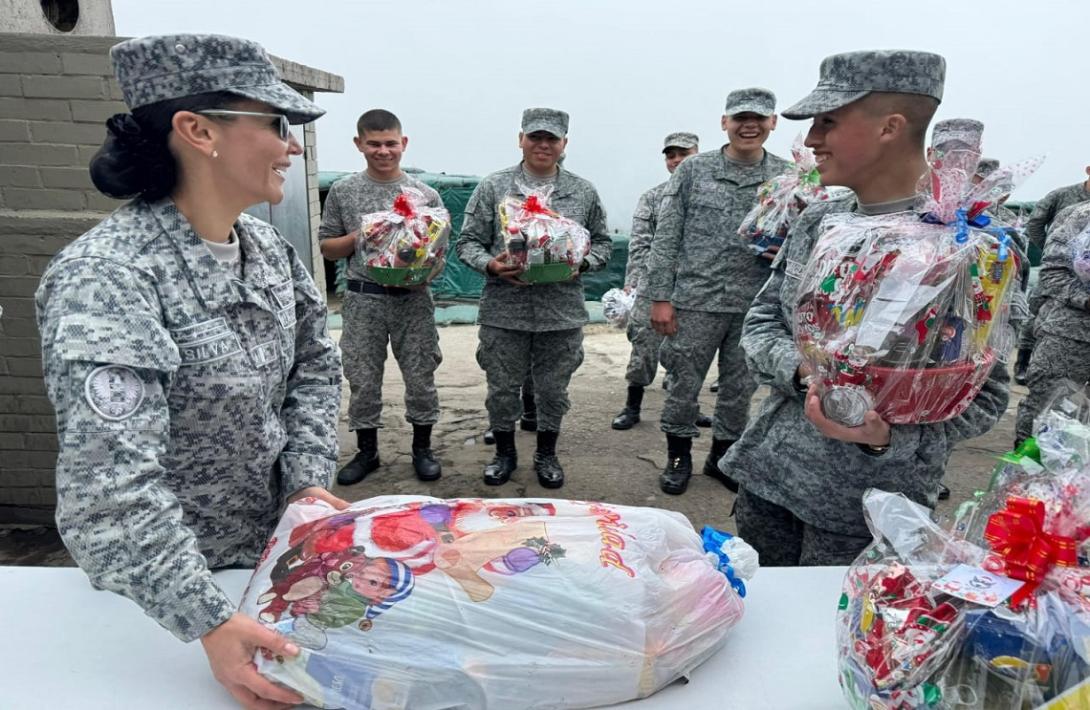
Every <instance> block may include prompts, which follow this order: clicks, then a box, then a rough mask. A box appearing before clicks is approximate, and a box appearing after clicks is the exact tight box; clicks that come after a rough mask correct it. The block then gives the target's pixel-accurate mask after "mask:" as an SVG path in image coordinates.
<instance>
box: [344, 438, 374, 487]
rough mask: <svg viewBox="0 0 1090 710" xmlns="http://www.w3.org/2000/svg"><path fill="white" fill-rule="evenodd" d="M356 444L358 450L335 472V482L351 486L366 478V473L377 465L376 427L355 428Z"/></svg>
mask: <svg viewBox="0 0 1090 710" xmlns="http://www.w3.org/2000/svg"><path fill="white" fill-rule="evenodd" d="M356 446H357V447H359V451H357V452H356V455H355V456H353V457H352V460H351V461H349V462H348V463H346V464H345V465H344V468H342V469H341V470H340V471H338V472H337V483H338V484H339V485H342V486H351V485H352V484H353V483H359V482H360V481H362V480H363V479H365V478H367V474H369V473H371V472H372V471H374V470H375V469H376V468H378V467H379V463H380V462H379V460H378V429H357V430H356Z"/></svg>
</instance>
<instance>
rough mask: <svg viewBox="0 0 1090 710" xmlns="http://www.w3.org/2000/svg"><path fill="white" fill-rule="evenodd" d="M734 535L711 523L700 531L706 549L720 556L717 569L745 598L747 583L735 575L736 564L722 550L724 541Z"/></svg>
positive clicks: (739, 594)
mask: <svg viewBox="0 0 1090 710" xmlns="http://www.w3.org/2000/svg"><path fill="white" fill-rule="evenodd" d="M733 537H734V536H733V535H731V534H730V533H729V532H724V531H723V530H716V529H715V528H713V527H712V526H711V525H705V526H704V528H703V529H702V530H701V531H700V538H701V539H702V540H703V541H704V551H705V552H710V553H712V554H713V555H715V556H716V557H718V558H719V563H718V564H717V565H716V569H718V570H719V571H720V572H722V573H723V574H724V575H725V576H726V578H727V581H728V582H730V586H731V587H733V588H734V591H736V592H738V596H740V597H743V598H744V597H745V596H746V585H745V583H744V582H743V581H742V580H741V579H739V578H738V577H735V576H734V566H733V565H732V564H731V563H730V557H728V556H727V553H725V552H723V550H722V547H723V543H724V542H726V541H727V540H730V539H731V538H733Z"/></svg>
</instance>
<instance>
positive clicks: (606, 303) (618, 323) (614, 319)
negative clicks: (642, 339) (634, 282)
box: [602, 288, 636, 328]
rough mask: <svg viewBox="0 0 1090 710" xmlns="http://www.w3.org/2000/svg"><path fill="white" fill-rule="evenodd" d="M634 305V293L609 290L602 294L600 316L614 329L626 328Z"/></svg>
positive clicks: (616, 289)
mask: <svg viewBox="0 0 1090 710" xmlns="http://www.w3.org/2000/svg"><path fill="white" fill-rule="evenodd" d="M635 304H636V292H635V291H626V290H624V289H620V288H611V289H609V290H608V291H606V292H605V293H603V294H602V315H603V316H605V319H606V322H607V323H609V324H610V325H612V326H614V327H615V328H626V327H628V318H629V316H630V315H631V313H632V307H633V306H634V305H635Z"/></svg>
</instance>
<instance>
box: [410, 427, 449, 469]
mask: <svg viewBox="0 0 1090 710" xmlns="http://www.w3.org/2000/svg"><path fill="white" fill-rule="evenodd" d="M413 470H414V471H416V477H417V478H419V479H420V480H421V481H438V480H439V477H440V476H442V475H443V465H442V464H440V463H439V460H438V459H437V458H435V454H433V453H432V451H431V424H413Z"/></svg>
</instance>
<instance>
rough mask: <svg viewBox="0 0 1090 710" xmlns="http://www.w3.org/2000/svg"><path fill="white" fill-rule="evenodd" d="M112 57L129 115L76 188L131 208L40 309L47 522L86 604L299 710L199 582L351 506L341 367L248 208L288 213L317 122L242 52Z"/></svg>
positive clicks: (295, 280)
mask: <svg viewBox="0 0 1090 710" xmlns="http://www.w3.org/2000/svg"><path fill="white" fill-rule="evenodd" d="M111 56H112V58H113V61H114V65H115V68H116V71H117V77H118V80H119V82H120V84H121V88H122V91H123V94H124V96H125V101H126V103H127V104H128V105H129V107H130V108H131V109H132V113H131V114H118V115H116V116H114V117H112V118H111V119H110V120H109V121H107V128H108V135H107V139H106V143H105V144H104V145H103V147H102V149H101V150H100V151H99V153H98V154H97V155H96V156H95V158H94V159H93V161H92V165H91V175H92V178H93V179H94V181H95V185H96V186H97V187H98V188H99V189H100V190H101V191H102V192H104V193H105V194H107V195H109V196H111V197H119V198H129V197H135V198H136V199H134V200H133V201H131V202H129V203H128V204H126V205H125V206H123V207H121V208H120V209H118V210H117V211H116V212H114V213H113V214H112V215H111V216H110V217H108V218H107V219H106V220H104V221H103V222H102V223H100V224H99V225H98V226H96V227H95V228H94V229H92V230H91V231H89V232H88V233H86V234H84V235H83V236H81V237H80V238H78V239H77V240H75V241H74V242H73V243H72V244H71V245H69V246H68V247H67V248H65V249H64V250H63V251H62V252H61V253H60V254H58V255H57V257H56V258H55V259H54V260H53V262H52V263H51V264H50V266H49V268H48V269H47V271H46V274H45V276H43V277H42V282H41V285H40V287H39V290H38V294H37V307H38V325H39V329H40V331H41V334H42V352H43V362H44V370H45V378H46V384H47V388H48V391H49V396H50V399H51V400H52V402H53V405H54V407H55V408H56V412H57V429H58V435H59V438H60V454H59V458H58V460H57V525H58V528H59V529H60V533H61V535H62V536H63V538H64V541H65V544H66V545H67V547H68V549H69V551H70V552H71V553H72V556H73V558H75V560H76V562H77V563H78V564H79V565H80V566H81V567H82V568H83V569H84V570H85V571H86V572H87V574H88V575H89V576H90V578H91V581H92V583H93V584H94V585H95V586H96V587H100V588H105V589H110V590H111V591H114V592H118V593H120V594H123V595H125V596H127V597H129V598H130V599H132V600H133V601H135V602H136V603H137V604H139V605H140V606H142V607H143V608H144V610H145V611H146V613H147V614H148V615H149V616H151V617H152V618H153V619H155V620H156V621H158V622H159V623H160V624H161V625H162V626H164V627H165V628H167V629H168V630H170V631H171V632H173V633H174V634H175V635H176V636H178V637H179V638H181V639H183V640H185V641H190V640H193V639H197V638H200V639H201V642H202V644H203V645H204V649H205V652H206V653H207V654H208V658H209V663H210V664H211V666H212V671H213V674H214V675H215V677H216V678H217V679H218V680H219V681H220V682H221V683H223V684H224V685H225V686H226V687H227V688H228V690H229V691H230V692H231V694H232V695H234V697H235V698H236V699H237V700H238V701H239V702H241V703H242V704H243V705H246V706H247V707H281V706H282V705H281V704H283V703H298V702H300V701H301V698H299V696H297V695H296V694H295V693H292V692H289V691H287V690H285V689H283V688H280V687H277V686H275V685H273V684H272V683H270V682H268V681H267V680H265V679H263V678H261V677H260V676H259V675H258V674H257V672H256V670H255V669H254V668H253V664H252V662H251V661H252V658H253V654H254V651H255V650H256V649H257V648H267V649H270V650H271V651H273V652H275V653H287V654H289V655H294V654H295V653H298V649H296V648H295V647H294V646H293V645H291V644H289V643H288V642H287V641H286V640H285V639H283V638H282V637H280V636H278V635H276V634H275V633H273V632H272V631H270V630H267V629H265V628H264V627H263V626H261V625H260V624H259V623H257V622H256V621H254V620H252V619H249V618H247V617H244V616H242V615H240V614H236V613H235V605H234V604H233V603H232V601H231V599H230V598H229V597H228V596H227V595H226V594H224V593H223V591H222V590H220V588H219V587H218V586H217V585H216V583H215V581H214V580H213V577H212V574H211V572H210V570H211V569H213V568H216V567H224V566H252V565H253V564H254V563H256V562H257V560H258V557H259V556H260V554H261V550H262V548H263V546H264V544H265V541H266V539H267V537H268V535H269V533H270V531H271V529H272V527H273V525H274V524H275V522H276V520H277V518H278V515H279V511H280V510H281V508H282V507H283V505H284V504H285V503H286V502H290V501H291V500H294V499H296V498H298V497H300V496H305V495H311V496H317V497H320V498H324V499H326V500H328V501H330V502H331V503H333V504H334V505H338V506H340V507H343V506H345V505H346V504H345V503H344V502H343V501H341V500H340V499H338V498H335V497H333V496H332V495H331V494H329V493H328V492H327V491H326V490H325V487H326V486H327V485H328V484H329V482H330V477H331V476H332V474H333V470H334V467H335V464H336V458H337V446H336V421H337V410H338V405H339V403H340V384H341V374H340V368H341V364H340V355H339V353H338V351H337V348H336V346H335V345H334V343H333V342H332V340H331V339H330V337H329V333H328V331H327V329H326V310H325V304H324V302H323V300H322V298H321V296H320V295H319V293H318V291H317V289H316V288H315V286H314V282H313V280H312V279H311V277H310V275H309V274H308V273H307V271H306V270H305V269H304V268H303V264H302V262H301V261H300V260H299V258H298V256H297V255H296V254H295V252H294V250H293V249H292V247H291V246H290V245H289V244H288V243H287V242H286V241H285V240H284V239H283V238H282V237H281V236H280V234H279V233H278V232H277V231H276V230H275V229H274V228H273V227H272V226H270V225H268V224H266V223H264V222H261V221H259V220H257V219H255V218H253V217H250V216H249V215H245V214H241V213H242V210H244V209H245V208H247V207H249V206H251V205H254V204H258V203H261V202H270V203H274V204H275V203H277V202H279V201H280V200H282V199H283V196H284V191H283V184H284V171H285V170H286V169H287V168H288V167H289V166H290V164H291V158H292V156H295V155H299V154H301V153H302V152H303V151H302V148H301V147H300V145H299V143H298V142H297V141H296V140H295V138H294V137H293V136H292V135H291V133H290V130H289V125H288V124H289V123H296V124H298V123H306V122H308V121H312V120H314V119H316V118H318V117H319V116H320V115H322V113H323V111H322V109H320V108H318V107H317V106H315V105H314V104H312V103H311V102H310V101H308V100H306V99H305V98H303V97H302V96H300V95H299V94H298V93H296V92H295V91H294V90H292V89H290V88H288V87H287V86H286V85H284V84H283V83H281V81H280V77H279V75H278V74H277V72H276V70H275V69H274V68H273V65H272V64H271V62H270V61H269V58H268V57H267V56H266V54H265V51H264V50H263V49H262V48H261V47H260V46H259V45H257V44H255V43H253V42H249V41H245V40H240V39H234V38H230V37H217V36H208V35H199V36H197V35H180V36H170V37H147V38H143V39H136V40H129V41H126V42H122V43H121V44H118V45H117V46H115V47H114V48H113V49H112V51H111Z"/></svg>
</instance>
